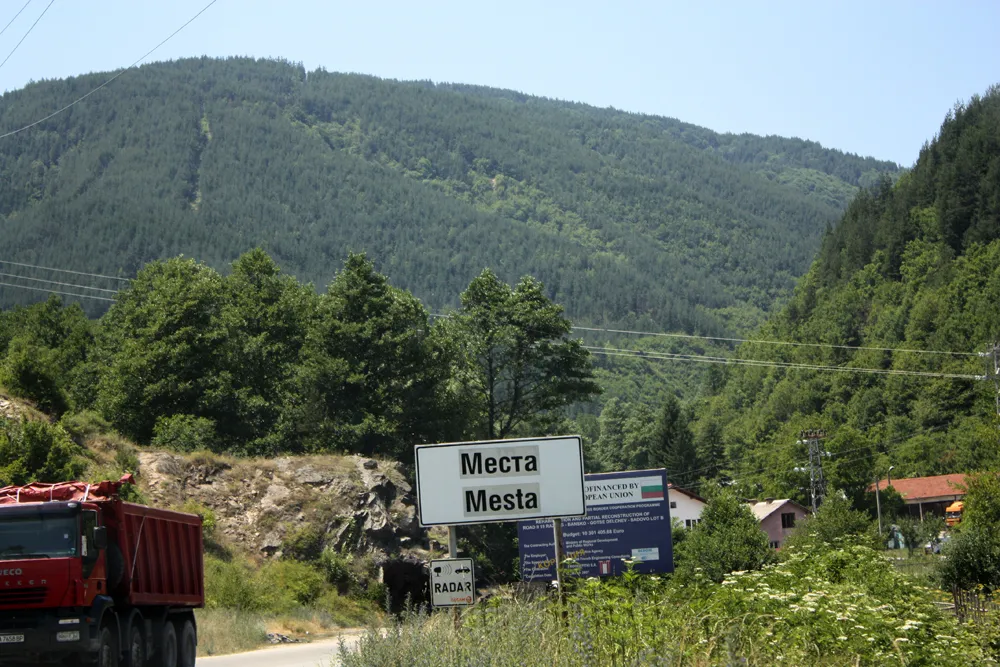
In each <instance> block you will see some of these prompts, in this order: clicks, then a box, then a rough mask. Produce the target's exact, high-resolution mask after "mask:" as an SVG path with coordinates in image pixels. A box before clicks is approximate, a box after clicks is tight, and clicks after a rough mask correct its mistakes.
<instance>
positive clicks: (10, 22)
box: [0, 0, 31, 36]
mask: <svg viewBox="0 0 1000 667" xmlns="http://www.w3.org/2000/svg"><path fill="white" fill-rule="evenodd" d="M30 4H31V0H28V1H27V2H26V3H24V7H21V9H20V10H19V11H18V12H17V14H14V18H12V19H11V20H10V21H8V22H7V25H5V26H4V27H3V30H0V36H2V35H3V34H4V33H5V32H7V28H9V27H10V26H11V24H13V23H14V21H16V20H17V17H18V16H20V15H21V12H23V11H24V10H25V9H27V8H28V5H30Z"/></svg>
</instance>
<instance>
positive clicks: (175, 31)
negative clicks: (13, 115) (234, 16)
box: [0, 0, 218, 139]
mask: <svg viewBox="0 0 1000 667" xmlns="http://www.w3.org/2000/svg"><path fill="white" fill-rule="evenodd" d="M54 1H55V0H53V2H54ZM216 2H218V0H211V1H210V2H209V3H208V4H207V5H205V6H204V7H202V9H201V11H200V12H198V13H197V14H195V15H194V16H192V17H191V18H190V19H188V20H187V22H186V23H184V25H182V26H181V27H180V28H178V29H177V30H174V31H173V32H172V33H170V35H169V36H168V37H167V38H166V39H164V40H163V41H162V42H160V43H159V44H157V45H156V46H154V47H153V48H152V49H150V50H149V51H147V52H146V53H145V55H143V56H142V57H140V58H139V59H138V60H136V61H135V62H133V63H132V64H131V65H129V66H128V67H126V68H125V69H123V70H122V71H120V72H118V73H117V74H115V75H114V76H113V77H111V78H110V79H108V80H107V81H105V82H104V83H102V84H101V85H99V86H98V87H97V88H94V89H93V90H91V91H90V92H89V93H86V94H85V95H82V96H80V97H78V98H77V99H75V100H73V101H72V102H70V103H69V104H67V105H66V106H64V107H62V108H61V109H58V110H56V111H53V112H52V113H50V114H49V115H48V116H45V117H44V118H40V119H38V120H36V121H34V122H33V123H29V124H27V125H25V126H24V127H19V128H17V129H16V130H11V131H10V132H7V133H5V134H0V139H6V138H7V137H10V136H13V135H15V134H20V133H21V132H24V131H25V130H30V129H31V128H33V127H35V126H36V125H40V124H41V123H44V122H45V121H47V120H49V119H50V118H54V117H55V116H58V115H59V114H61V113H63V112H64V111H66V110H67V109H69V108H70V107H73V106H75V105H77V104H79V103H80V102H82V101H84V100H85V99H87V98H88V97H90V96H91V95H93V94H94V93H96V92H97V91H99V90H101V89H102V88H104V87H105V86H107V85H108V84H110V83H111V82H112V81H114V80H115V79H117V78H118V77H120V76H121V75H122V74H124V73H125V72H127V71H129V70H130V69H132V68H133V67H135V66H136V65H138V64H139V63H141V62H142V61H143V60H145V59H146V58H148V57H149V56H150V55H152V53H153V52H154V51H156V50H157V49H158V48H160V47H161V46H163V45H164V44H166V43H167V42H168V41H170V40H171V39H172V38H173V37H174V35H176V34H177V33H179V32H180V31H181V30H183V29H184V28H186V27H187V26H188V25H189V24H190V23H192V22H193V21H194V20H195V19H197V18H198V17H199V16H201V15H202V14H204V13H205V11H206V10H208V8H209V7H211V6H212V5H214V4H215V3H216ZM49 4H51V3H49Z"/></svg>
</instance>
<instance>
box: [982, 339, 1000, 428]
mask: <svg viewBox="0 0 1000 667" xmlns="http://www.w3.org/2000/svg"><path fill="white" fill-rule="evenodd" d="M979 356H980V357H985V358H986V378H985V379H987V380H993V386H994V387H995V389H996V391H995V393H996V406H997V407H996V410H997V417H998V418H1000V343H998V342H997V341H993V347H992V348H990V349H989V350H987V351H986V352H980V353H979Z"/></svg>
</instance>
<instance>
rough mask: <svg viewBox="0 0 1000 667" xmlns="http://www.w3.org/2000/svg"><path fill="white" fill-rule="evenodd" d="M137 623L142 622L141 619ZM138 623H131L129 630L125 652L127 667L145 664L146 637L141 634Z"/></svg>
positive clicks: (138, 666) (143, 666) (141, 666)
mask: <svg viewBox="0 0 1000 667" xmlns="http://www.w3.org/2000/svg"><path fill="white" fill-rule="evenodd" d="M136 620H139V623H142V621H141V619H138V618H137V619H136ZM139 623H135V622H133V623H132V628H131V629H130V630H129V633H128V634H129V639H128V646H127V650H128V652H127V653H126V654H125V659H126V660H127V667H145V665H146V639H145V637H143V636H142V627H141V626H140V625H139Z"/></svg>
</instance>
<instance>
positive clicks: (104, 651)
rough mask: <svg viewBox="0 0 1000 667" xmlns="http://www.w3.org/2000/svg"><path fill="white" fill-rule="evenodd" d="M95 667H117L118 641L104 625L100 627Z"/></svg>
mask: <svg viewBox="0 0 1000 667" xmlns="http://www.w3.org/2000/svg"><path fill="white" fill-rule="evenodd" d="M96 664H97V667H118V640H117V639H116V638H115V633H114V632H112V631H111V628H110V627H109V626H108V625H107V624H105V625H102V626H101V644H100V647H99V648H98V649H97V663H96Z"/></svg>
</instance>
